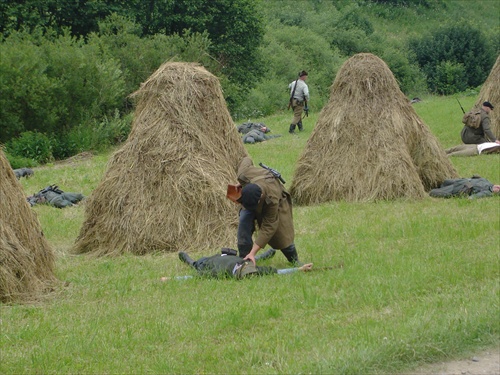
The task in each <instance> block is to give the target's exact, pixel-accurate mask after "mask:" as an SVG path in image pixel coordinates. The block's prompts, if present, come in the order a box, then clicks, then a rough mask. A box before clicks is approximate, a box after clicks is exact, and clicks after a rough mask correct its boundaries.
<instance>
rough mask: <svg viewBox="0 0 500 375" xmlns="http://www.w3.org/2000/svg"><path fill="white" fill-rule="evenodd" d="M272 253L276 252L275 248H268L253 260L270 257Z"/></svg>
mask: <svg viewBox="0 0 500 375" xmlns="http://www.w3.org/2000/svg"><path fill="white" fill-rule="evenodd" d="M274 254H276V250H274V249H269V250H267V251H264V252H263V253H262V254H259V255H257V256H256V257H255V261H258V260H265V259H271V258H272V257H273V256H274Z"/></svg>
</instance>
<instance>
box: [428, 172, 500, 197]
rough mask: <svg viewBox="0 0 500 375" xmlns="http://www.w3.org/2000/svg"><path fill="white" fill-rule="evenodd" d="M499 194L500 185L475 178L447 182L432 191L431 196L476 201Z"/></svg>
mask: <svg viewBox="0 0 500 375" xmlns="http://www.w3.org/2000/svg"><path fill="white" fill-rule="evenodd" d="M498 193H500V185H493V184H492V183H491V182H489V181H488V180H487V179H485V178H481V177H479V176H473V177H471V178H456V179H451V180H445V181H444V182H443V183H442V184H441V186H440V187H439V188H437V189H432V190H431V191H430V192H429V195H430V196H431V197H435V198H451V197H468V198H469V199H476V198H484V197H491V196H493V194H498Z"/></svg>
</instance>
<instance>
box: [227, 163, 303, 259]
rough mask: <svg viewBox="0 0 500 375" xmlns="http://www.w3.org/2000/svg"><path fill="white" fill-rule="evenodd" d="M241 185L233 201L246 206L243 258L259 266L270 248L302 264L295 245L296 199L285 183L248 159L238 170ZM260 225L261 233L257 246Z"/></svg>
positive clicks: (243, 209) (242, 218) (241, 230)
mask: <svg viewBox="0 0 500 375" xmlns="http://www.w3.org/2000/svg"><path fill="white" fill-rule="evenodd" d="M238 182H239V183H240V186H241V190H239V196H237V197H235V199H232V200H234V201H236V202H237V203H240V204H241V206H242V207H241V209H240V215H239V223H238V251H239V256H240V257H241V258H244V259H249V260H251V261H252V263H253V264H255V256H256V254H257V253H258V252H259V250H260V249H263V248H264V247H265V246H266V245H267V244H269V245H270V246H271V247H272V248H273V249H271V250H270V251H274V249H280V250H281V251H282V252H283V254H284V255H285V257H286V259H287V260H288V261H289V262H290V263H292V264H299V263H300V262H299V256H298V254H297V250H296V249H295V244H294V238H295V231H294V227H293V215H292V198H291V197H290V194H289V193H288V192H287V191H286V190H285V187H284V186H283V184H282V183H281V181H280V180H279V179H278V178H277V177H276V176H275V175H274V174H273V173H272V172H271V171H269V170H267V169H265V168H261V167H255V166H254V165H253V162H252V159H250V158H249V157H245V158H243V159H242V161H241V162H240V165H239V167H238ZM230 199H231V198H230ZM256 225H257V226H258V227H259V231H258V235H257V238H256V239H255V242H254V241H253V234H254V232H255V228H256Z"/></svg>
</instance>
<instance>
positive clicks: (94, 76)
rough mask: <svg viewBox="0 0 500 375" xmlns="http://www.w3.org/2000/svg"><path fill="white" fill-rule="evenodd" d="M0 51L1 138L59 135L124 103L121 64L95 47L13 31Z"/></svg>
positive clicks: (5, 139)
mask: <svg viewBox="0 0 500 375" xmlns="http://www.w3.org/2000/svg"><path fill="white" fill-rule="evenodd" d="M0 53H1V55H2V59H0V80H1V81H2V85H1V87H0V98H1V99H0V100H1V102H0V107H1V108H2V109H1V110H0V123H2V127H1V129H0V141H7V140H9V139H10V138H12V137H15V136H17V135H19V134H20V133H21V132H24V131H39V132H42V133H45V134H52V133H58V132H61V131H64V130H67V129H70V128H72V127H74V126H77V125H78V124H80V123H83V122H85V121H88V120H89V119H91V118H101V117H102V116H104V115H107V114H112V113H113V111H114V110H115V108H118V107H119V106H121V105H122V104H123V98H124V96H125V95H124V81H123V77H122V73H121V70H120V68H119V64H118V62H117V61H115V60H113V59H112V58H111V57H104V56H103V55H102V53H101V51H100V49H99V48H98V47H97V46H95V45H87V44H84V43H83V41H82V40H77V39H75V38H71V37H69V36H68V35H63V36H60V37H58V38H54V37H52V36H50V35H48V36H45V37H41V36H39V35H29V34H26V33H13V34H11V35H10V36H9V37H8V38H7V39H6V40H5V41H3V43H1V44H0Z"/></svg>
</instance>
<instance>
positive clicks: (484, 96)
mask: <svg viewBox="0 0 500 375" xmlns="http://www.w3.org/2000/svg"><path fill="white" fill-rule="evenodd" d="M485 101H489V102H490V103H491V104H493V106H494V107H495V109H494V110H493V111H491V112H490V121H491V131H492V132H493V134H495V137H497V139H500V113H499V112H500V55H499V56H498V57H497V61H496V63H495V65H493V68H492V69H491V72H490V75H489V76H488V78H486V81H485V82H484V84H483V87H482V88H481V91H480V92H479V98H478V100H477V102H476V106H480V105H481V104H482V103H483V102H485Z"/></svg>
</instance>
